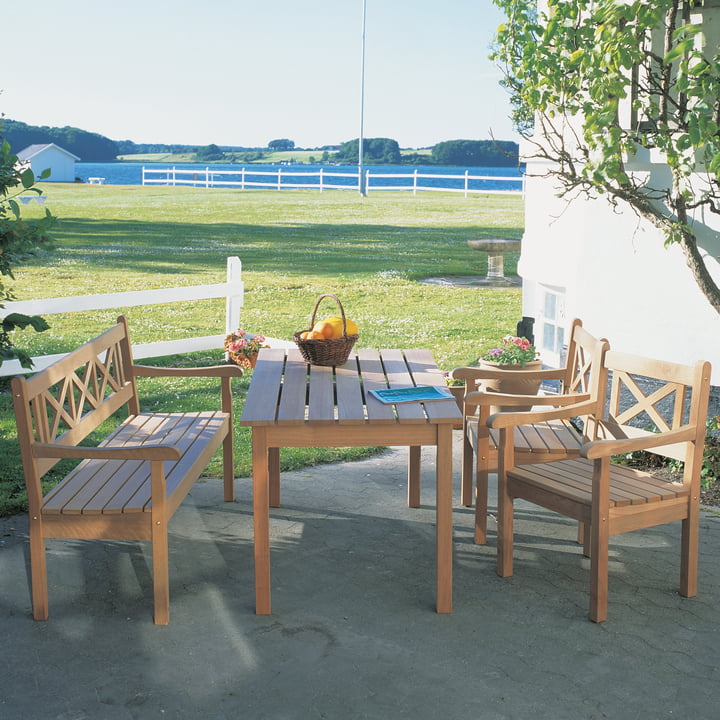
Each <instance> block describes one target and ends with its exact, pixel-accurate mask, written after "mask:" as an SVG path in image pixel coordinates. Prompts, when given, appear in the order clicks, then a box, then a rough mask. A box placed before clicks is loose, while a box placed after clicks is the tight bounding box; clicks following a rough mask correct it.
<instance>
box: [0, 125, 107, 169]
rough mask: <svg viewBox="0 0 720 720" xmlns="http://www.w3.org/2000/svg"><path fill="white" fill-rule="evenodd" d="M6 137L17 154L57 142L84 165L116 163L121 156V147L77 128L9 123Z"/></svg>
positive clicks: (6, 128) (5, 127)
mask: <svg viewBox="0 0 720 720" xmlns="http://www.w3.org/2000/svg"><path fill="white" fill-rule="evenodd" d="M4 137H5V139H6V140H7V141H8V143H9V144H10V147H11V148H12V151H13V152H14V153H18V152H20V150H22V149H24V148H26V147H27V146H28V145H45V144H49V143H55V145H58V146H60V147H61V148H63V149H64V150H68V151H69V152H71V153H72V154H73V155H77V156H78V157H79V158H80V159H81V160H82V161H83V162H112V161H113V160H115V158H116V157H117V156H118V154H119V152H118V145H117V143H116V142H115V141H114V140H110V139H109V138H106V137H105V136H103V135H98V134H97V133H91V132H87V131H86V130H80V129H79V128H75V127H69V126H67V127H62V128H57V127H47V126H42V127H40V126H36V125H27V124H26V123H22V122H17V121H15V120H6V121H5V124H4Z"/></svg>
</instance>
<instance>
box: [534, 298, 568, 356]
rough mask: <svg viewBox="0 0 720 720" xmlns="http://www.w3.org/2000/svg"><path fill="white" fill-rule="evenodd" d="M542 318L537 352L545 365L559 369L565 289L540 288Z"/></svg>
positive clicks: (563, 337) (563, 340) (561, 351)
mask: <svg viewBox="0 0 720 720" xmlns="http://www.w3.org/2000/svg"><path fill="white" fill-rule="evenodd" d="M540 292H541V293H542V295H541V306H542V316H541V317H540V318H539V320H540V323H539V325H540V332H539V333H538V335H539V336H540V344H539V346H538V350H539V351H540V355H541V358H542V361H543V363H544V364H545V365H550V366H551V367H559V366H560V365H561V364H562V356H563V350H564V345H565V289H564V288H555V287H549V286H544V287H541V290H540Z"/></svg>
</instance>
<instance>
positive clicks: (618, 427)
mask: <svg viewBox="0 0 720 720" xmlns="http://www.w3.org/2000/svg"><path fill="white" fill-rule="evenodd" d="M605 365H606V366H607V368H608V370H609V372H610V375H611V377H610V388H609V397H608V401H607V410H606V414H605V416H604V418H603V420H602V422H601V424H600V428H599V437H600V438H602V437H614V438H624V437H626V438H633V437H641V436H644V435H651V434H653V433H657V432H667V431H669V430H680V429H684V430H687V431H688V434H687V437H688V440H687V441H685V442H677V443H673V444H668V445H663V446H661V447H655V448H649V449H648V452H653V453H655V454H657V455H663V456H665V457H668V458H673V459H675V460H681V461H683V462H685V463H686V466H685V470H686V477H688V475H687V473H689V472H690V473H692V472H693V467H699V463H700V462H701V461H702V453H703V447H704V443H705V426H706V421H707V413H708V400H709V395H710V363H709V362H698V363H697V364H695V365H692V366H688V365H680V364H677V363H671V362H666V361H660V360H652V359H649V358H644V357H640V356H637V355H630V354H627V353H620V352H614V351H610V352H608V353H607V355H606V356H605ZM688 464H690V467H688Z"/></svg>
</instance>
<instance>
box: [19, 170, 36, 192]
mask: <svg viewBox="0 0 720 720" xmlns="http://www.w3.org/2000/svg"><path fill="white" fill-rule="evenodd" d="M20 182H21V183H22V186H23V187H24V188H25V189H26V190H27V189H28V188H31V187H32V186H33V185H34V184H35V173H34V172H33V171H32V169H31V168H27V169H26V170H23V171H22V172H21V173H20Z"/></svg>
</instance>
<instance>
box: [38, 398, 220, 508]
mask: <svg viewBox="0 0 720 720" xmlns="http://www.w3.org/2000/svg"><path fill="white" fill-rule="evenodd" d="M226 424H227V416H226V415H225V413H222V412H203V413H169V414H164V415H158V414H141V415H137V416H135V417H133V418H130V419H129V420H127V421H126V422H125V423H123V425H122V426H120V427H119V428H118V429H117V430H116V431H115V432H114V433H113V434H112V435H111V436H110V437H108V438H107V439H106V440H105V441H103V442H102V443H101V446H105V445H113V446H116V445H124V446H131V447H132V446H141V445H143V444H152V445H155V444H172V445H173V446H175V447H177V448H178V449H180V450H181V451H182V452H183V457H182V458H181V459H180V460H178V461H177V462H172V461H166V462H165V474H166V486H167V494H168V496H171V495H172V494H173V492H174V491H175V489H176V488H177V487H178V486H179V485H180V484H181V481H182V479H183V477H184V475H185V473H186V472H187V471H188V469H189V468H190V467H192V466H193V465H194V464H196V462H197V461H198V459H201V458H202V459H204V458H205V457H206V455H207V454H208V453H206V452H205V449H206V448H207V447H208V446H211V445H213V440H214V439H215V438H216V437H217V436H218V434H219V433H221V431H222V428H223V427H224V426H225V425H226ZM220 442H221V438H220V439H218V440H217V441H216V442H215V443H214V449H213V450H212V453H211V454H210V456H211V455H212V454H214V452H215V449H217V447H218V446H219V444H220ZM208 459H209V457H208ZM150 507H151V503H150V462H149V461H147V460H85V461H83V462H81V463H80V464H79V465H78V466H77V468H75V470H74V471H73V472H71V473H70V474H69V475H68V476H67V477H66V478H65V480H63V481H62V483H61V484H60V485H58V486H57V487H56V488H55V489H54V490H53V492H52V493H51V494H49V495H48V496H47V498H46V500H45V503H44V505H43V512H44V513H46V514H100V513H103V514H114V513H132V512H146V511H148V510H150Z"/></svg>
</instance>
